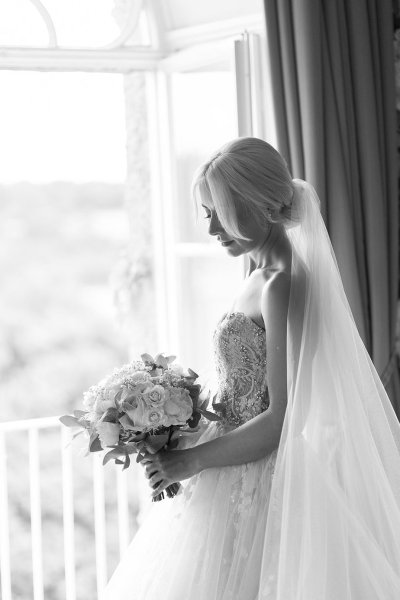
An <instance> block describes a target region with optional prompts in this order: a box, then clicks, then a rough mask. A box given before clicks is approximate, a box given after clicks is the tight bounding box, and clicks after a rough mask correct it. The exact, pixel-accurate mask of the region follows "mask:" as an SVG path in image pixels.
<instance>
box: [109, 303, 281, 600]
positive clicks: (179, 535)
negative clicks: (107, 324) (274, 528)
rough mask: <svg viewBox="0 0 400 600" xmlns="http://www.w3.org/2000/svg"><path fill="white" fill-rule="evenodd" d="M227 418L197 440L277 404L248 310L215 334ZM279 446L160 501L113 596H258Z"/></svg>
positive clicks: (143, 599) (170, 599)
mask: <svg viewBox="0 0 400 600" xmlns="http://www.w3.org/2000/svg"><path fill="white" fill-rule="evenodd" d="M213 342H214V352H215V361H216V369H217V375H218V396H217V398H216V402H217V403H218V404H221V405H222V407H221V408H220V411H221V417H222V420H221V421H219V422H212V423H209V424H208V425H207V427H206V428H205V430H204V431H203V432H202V433H201V435H200V437H199V438H198V439H197V440H196V442H195V444H201V443H203V442H206V441H207V440H210V439H213V438H216V437H218V436H221V435H223V434H224V433H225V432H227V431H229V430H231V429H232V428H235V427H238V426H239V425H241V424H243V423H245V422H246V421H248V420H249V419H251V418H252V417H255V416H256V415H258V414H260V413H261V412H263V411H265V410H266V409H267V408H268V405H269V399H268V389H267V383H266V347H265V346H266V340H265V331H264V330H263V329H262V328H261V327H259V326H258V325H257V324H256V323H255V322H254V321H252V320H251V319H250V318H249V317H248V316H247V315H245V314H244V313H242V312H230V313H227V314H225V315H224V316H223V317H222V318H221V319H220V321H219V322H218V324H217V327H216V329H215V331H214V335H213ZM276 454H277V450H275V451H274V452H273V453H272V454H270V455H268V456H267V457H265V458H262V459H260V460H257V461H254V462H250V463H245V464H242V465H237V466H229V467H223V468H211V469H206V470H204V471H202V472H201V473H199V474H198V475H195V476H194V477H191V478H190V479H188V480H186V481H184V482H182V491H181V493H179V494H178V495H177V496H176V497H175V498H173V499H165V500H163V501H161V502H157V503H154V504H153V505H152V507H151V508H150V510H149V512H148V513H147V515H146V518H145V520H144V522H143V524H142V525H141V527H140V528H139V530H138V532H137V533H136V535H135V537H134V539H133V541H132V542H131V544H130V546H129V547H128V548H127V550H126V552H125V554H124V555H123V558H122V560H121V562H120V563H119V565H118V566H117V569H116V570H115V572H114V574H113V575H112V577H111V579H110V581H109V583H108V585H107V587H106V590H105V595H104V598H105V600H119V599H122V598H123V599H124V600H228V599H229V600H257V599H258V585H259V579H260V572H261V565H262V556H263V545H264V538H265V528H266V519H267V513H268V504H269V498H270V491H271V483H272V478H273V473H274V465H275V460H276Z"/></svg>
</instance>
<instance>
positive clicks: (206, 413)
mask: <svg viewBox="0 0 400 600" xmlns="http://www.w3.org/2000/svg"><path fill="white" fill-rule="evenodd" d="M198 410H199V412H201V414H202V415H203V416H204V417H205V418H206V419H208V420H209V421H220V420H221V417H220V416H219V415H216V414H215V413H213V412H210V411H209V410H203V409H200V408H199V409H198Z"/></svg>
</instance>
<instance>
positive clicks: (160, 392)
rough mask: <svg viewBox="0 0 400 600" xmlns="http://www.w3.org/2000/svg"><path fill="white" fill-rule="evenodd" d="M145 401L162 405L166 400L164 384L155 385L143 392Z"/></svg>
mask: <svg viewBox="0 0 400 600" xmlns="http://www.w3.org/2000/svg"><path fill="white" fill-rule="evenodd" d="M143 397H144V400H145V402H147V403H148V404H149V405H151V406H154V407H160V406H162V405H163V404H164V402H165V400H166V397H167V395H166V393H165V389H164V388H163V386H162V385H155V386H153V387H152V388H148V389H147V390H145V391H144V392H143Z"/></svg>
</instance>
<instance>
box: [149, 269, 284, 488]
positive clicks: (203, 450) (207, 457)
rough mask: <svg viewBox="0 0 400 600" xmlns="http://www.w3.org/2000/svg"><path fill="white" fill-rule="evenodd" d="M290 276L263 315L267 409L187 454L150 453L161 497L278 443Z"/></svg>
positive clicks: (266, 297)
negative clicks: (200, 475)
mask: <svg viewBox="0 0 400 600" xmlns="http://www.w3.org/2000/svg"><path fill="white" fill-rule="evenodd" d="M289 294H290V277H289V276H288V275H286V274H285V273H282V272H281V273H278V274H276V275H275V276H274V277H273V278H271V279H270V280H268V281H267V282H266V283H265V285H264V288H263V293H262V298H261V311H262V315H263V319H264V322H265V325H266V327H265V329H266V353H267V384H268V391H269V399H270V405H269V407H268V409H267V410H266V411H265V412H263V413H261V414H260V415H257V416H256V417H254V418H253V419H250V420H249V421H247V423H244V424H243V425H241V426H240V427H238V428H237V429H234V430H233V431H230V432H228V433H226V434H225V435H223V436H221V437H218V438H215V439H213V440H209V441H208V442H204V443H203V444H199V445H197V446H194V447H192V448H188V449H185V450H173V451H160V452H157V453H156V454H154V455H151V454H149V453H148V452H145V453H144V454H143V457H142V459H141V462H142V463H143V464H145V467H146V473H147V476H148V477H149V483H150V485H152V486H155V485H156V484H159V485H157V487H155V488H154V492H153V495H156V494H158V493H159V492H160V491H161V490H163V489H164V488H165V487H167V485H169V484H170V483H174V482H177V481H182V480H184V479H187V478H188V477H192V476H193V475H196V474H197V473H199V472H200V471H203V470H204V469H208V468H212V467H225V466H229V465H238V464H243V463H246V462H252V461H255V460H258V459H260V458H262V457H263V456H267V455H268V454H270V453H271V452H272V451H273V450H275V449H276V448H277V447H278V445H279V440H280V436H281V432H282V425H283V420H284V416H285V411H286V405H287V379H286V330H287V317H288V306H289Z"/></svg>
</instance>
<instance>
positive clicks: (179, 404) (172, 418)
mask: <svg viewBox="0 0 400 600" xmlns="http://www.w3.org/2000/svg"><path fill="white" fill-rule="evenodd" d="M164 411H165V414H166V415H167V417H168V425H184V424H185V423H186V421H187V420H188V419H190V417H191V416H192V413H193V403H192V399H191V397H190V394H189V392H188V390H186V389H184V388H173V390H172V389H171V390H170V395H169V398H168V399H167V400H166V401H165V403H164Z"/></svg>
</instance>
